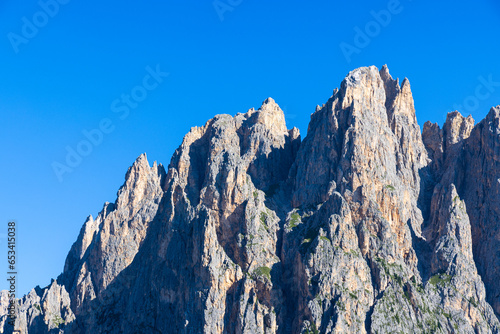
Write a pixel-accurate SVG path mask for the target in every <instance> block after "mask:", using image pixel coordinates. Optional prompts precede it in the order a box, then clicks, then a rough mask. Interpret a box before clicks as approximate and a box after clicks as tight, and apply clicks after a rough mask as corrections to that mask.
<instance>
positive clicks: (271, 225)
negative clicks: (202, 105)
mask: <svg viewBox="0 0 500 334" xmlns="http://www.w3.org/2000/svg"><path fill="white" fill-rule="evenodd" d="M415 115H416V114H415V107H414V101H413V95H412V92H411V87H410V83H409V81H408V79H406V78H405V79H404V80H403V81H402V83H401V84H400V81H399V79H393V78H392V76H391V74H390V73H389V69H388V67H387V66H385V65H384V66H383V67H382V68H381V69H380V71H379V70H378V69H377V68H376V67H375V66H370V67H362V68H359V69H356V70H354V71H351V72H350V73H349V74H348V75H347V76H346V77H345V79H344V80H343V81H342V83H341V85H340V89H335V90H334V91H333V95H332V96H331V97H330V98H329V99H328V100H327V102H326V103H325V104H322V105H321V106H318V107H317V108H316V110H315V112H314V113H313V114H312V115H311V121H310V123H309V127H308V132H307V136H306V137H305V138H304V140H303V141H302V142H301V137H300V132H299V130H298V129H296V128H292V129H290V130H288V129H287V127H286V123H285V116H284V113H283V110H282V109H281V108H280V107H279V105H278V104H277V103H276V102H275V101H274V100H273V99H271V98H268V99H266V100H265V101H264V102H263V103H262V105H261V106H260V108H259V109H254V108H252V109H250V110H248V111H247V112H245V113H236V115H235V116H231V115H225V114H223V115H216V116H214V118H212V119H210V120H209V121H208V122H206V123H205V125H203V126H200V127H193V128H191V130H190V131H189V133H188V134H186V136H185V137H184V139H183V140H182V143H181V145H180V146H179V147H178V149H177V150H176V151H175V153H174V155H173V156H172V159H171V161H170V164H169V166H168V168H167V171H165V170H164V168H163V166H162V165H161V164H160V165H158V164H156V163H154V164H153V166H150V164H149V163H148V161H147V157H146V155H145V154H143V155H140V156H139V157H138V158H137V159H136V161H135V162H134V163H133V164H132V166H131V167H130V168H129V169H128V171H127V173H126V176H125V181H124V184H123V186H122V187H121V188H120V190H119V191H118V194H117V199H116V201H115V202H114V203H105V205H104V207H103V208H102V210H101V211H100V212H99V214H98V215H97V216H95V218H94V217H92V216H89V217H88V218H87V219H86V220H85V222H84V224H83V227H82V229H81V231H80V234H79V236H78V238H77V241H76V242H75V244H74V245H73V247H72V248H71V250H70V252H69V254H68V257H67V260H66V265H65V268H64V271H63V273H62V274H61V275H60V276H59V277H58V279H57V280H54V281H53V282H52V283H51V285H49V286H48V287H45V288H43V289H42V288H39V287H37V288H35V289H33V290H32V291H31V292H30V293H29V294H28V295H26V296H24V297H23V298H22V299H21V300H20V301H19V308H18V310H17V311H16V312H17V315H18V320H17V322H16V326H17V327H19V328H21V329H22V330H24V331H25V332H27V331H29V332H30V333H31V332H32V333H47V332H51V333H52V332H54V333H56V332H57V333H78V334H79V333H82V334H83V333H88V332H95V333H137V332H144V331H145V330H147V331H151V332H161V333H392V332H398V333H399V332H403V333H410V332H411V333H429V332H433V333H434V332H449V333H498V332H500V322H499V320H498V314H500V297H499V296H500V288H499V285H498V279H500V260H499V259H498V258H497V257H495V256H492V254H497V253H498V252H500V242H499V241H498V238H497V236H498V222H499V221H500V209H499V208H500V181H499V180H500V172H499V171H500V142H499V138H500V136H499V133H500V106H498V107H494V108H492V109H491V110H490V112H489V114H488V116H487V117H486V118H485V119H483V120H482V121H481V122H479V123H478V124H477V125H474V120H473V119H472V118H471V117H470V116H469V117H463V116H462V115H461V114H460V113H459V112H452V113H450V114H448V117H447V120H446V122H445V124H444V125H443V128H442V129H441V128H440V127H439V126H438V125H437V124H432V123H430V122H427V123H425V124H424V128H423V131H422V132H421V131H420V128H419V126H418V123H417V121H416V116H415ZM0 298H1V301H2V304H1V305H0V306H1V307H0V321H1V323H0V328H3V329H4V332H12V328H11V327H9V325H8V324H6V319H7V318H6V314H7V313H6V312H7V309H6V307H5V306H4V305H5V300H6V299H7V295H6V292H2V293H1V294H0Z"/></svg>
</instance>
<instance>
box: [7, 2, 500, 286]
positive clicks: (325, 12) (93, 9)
mask: <svg viewBox="0 0 500 334" xmlns="http://www.w3.org/2000/svg"><path fill="white" fill-rule="evenodd" d="M42 1H46V0H42ZM60 1H61V2H64V1H62V0H60ZM65 1H66V2H67V3H66V4H64V5H63V4H61V5H60V8H58V9H57V10H56V8H54V7H49V8H48V9H47V10H48V11H49V12H51V14H52V16H53V17H51V16H49V15H47V14H43V13H40V11H41V10H42V8H41V6H40V4H39V3H38V2H37V1H23V2H22V3H21V1H14V0H5V1H2V2H1V4H0V127H1V129H0V130H1V131H0V141H1V143H2V145H1V151H0V153H1V159H2V160H1V163H0V189H1V190H0V203H1V204H0V205H1V206H0V208H1V210H0V233H2V234H3V235H0V241H1V245H0V248H1V249H0V272H2V273H5V272H6V251H7V250H6V240H5V235H4V234H5V233H6V225H7V222H8V221H9V220H11V219H14V220H16V221H17V224H18V255H19V256H18V271H19V275H18V279H19V283H18V293H21V294H24V293H27V292H28V291H29V290H30V289H31V288H32V287H34V286H35V285H40V286H45V285H47V284H49V283H50V279H51V278H55V277H57V275H58V274H59V273H60V272H61V271H62V269H63V265H64V260H65V257H66V254H67V252H68V251H69V249H70V247H71V245H72V243H73V242H74V241H75V240H76V238H77V235H78V232H79V230H80V227H81V225H82V224H83V222H84V221H85V218H86V217H87V215H89V214H92V215H93V216H94V217H95V216H96V214H97V213H98V212H99V211H100V210H101V208H102V205H103V203H104V202H105V201H110V202H113V201H114V200H115V198H116V192H117V190H118V188H119V187H120V185H121V184H122V183H123V180H124V175H125V172H126V170H127V168H128V166H130V165H131V164H132V162H133V161H134V159H135V158H136V157H137V156H138V155H139V154H141V153H142V152H146V153H147V155H148V159H149V161H150V163H152V162H153V161H154V160H157V161H159V162H161V163H163V164H164V165H168V163H169V161H170V157H171V155H172V153H173V151H174V150H175V148H177V146H178V145H179V144H180V143H181V140H182V137H183V135H184V134H185V133H186V132H187V131H189V129H190V127H191V126H196V125H198V126H199V125H203V124H204V123H205V122H206V121H207V120H208V119H209V118H211V117H213V116H214V115H215V114H220V113H228V114H232V115H234V114H236V113H237V112H245V111H246V110H247V109H249V108H251V107H256V108H258V107H259V106H260V103H261V102H262V101H263V100H264V99H266V98H267V97H269V96H271V97H273V98H274V99H275V100H276V101H277V102H278V103H279V104H280V105H281V107H282V108H283V110H284V111H285V113H286V119H287V122H288V126H289V127H292V126H297V127H299V128H300V130H301V131H302V134H305V132H306V130H307V124H308V121H309V117H310V114H311V113H312V112H313V111H314V108H315V106H316V105H317V104H322V103H324V102H326V100H327V99H328V98H329V97H330V95H331V93H332V91H333V89H334V88H335V87H338V85H339V84H340V82H341V80H342V79H343V78H344V76H345V75H346V74H347V73H348V72H349V71H350V70H352V69H354V68H356V67H359V66H368V65H376V66H378V67H379V68H380V67H381V66H382V65H383V64H388V66H389V69H390V71H391V74H392V75H393V76H394V77H400V78H401V79H402V78H404V77H405V76H406V77H408V78H409V79H410V82H411V85H412V89H413V94H414V97H415V99H416V108H417V117H418V120H419V123H420V124H421V125H422V124H423V123H424V122H425V121H426V120H431V121H433V122H439V123H440V124H442V123H443V121H444V119H445V115H446V112H447V111H451V110H452V109H455V108H456V106H459V105H462V110H461V111H462V112H463V113H464V114H472V115H473V117H474V118H475V119H476V120H479V119H482V118H483V117H484V116H485V115H486V113H487V112H488V110H489V109H490V107H491V106H492V105H497V104H500V86H499V85H498V84H497V86H495V85H491V84H490V85H488V87H485V86H484V84H483V83H482V81H488V80H493V81H494V82H500V66H499V55H500V45H499V43H500V42H499V41H500V39H499V35H500V34H499V32H500V31H499V30H500V25H499V24H498V22H500V5H498V4H497V3H496V1H494V0H478V1H476V2H474V3H471V2H469V1H456V0H454V1H451V0H446V1H439V2H436V1H425V0H413V1H409V0H401V1H400V2H399V5H398V6H396V5H395V3H394V1H392V0H391V1H385V0H384V1H341V2H339V1H331V0H328V1H327V0H324V1H310V2H307V3H306V2H304V1H291V0H288V1H256V0H253V1H250V0H242V1H239V0H221V1H218V2H216V5H217V6H218V8H219V11H217V10H216V9H215V8H214V2H213V1H199V0H197V1H194V0H182V1H181V0H178V1H167V0H163V1H145V2H142V3H140V2H137V1H129V0H121V1H113V0H112V1H108V2H102V1H99V2H98V1H78V0H71V1H68V0H65ZM231 3H232V5H231ZM388 8H389V9H390V10H391V11H392V12H389V11H388ZM382 10H384V11H387V12H388V13H390V14H389V15H385V16H384V15H382V14H381V15H379V17H378V19H379V20H380V22H382V23H383V24H382V23H378V22H377V21H376V20H375V17H374V16H373V12H375V13H380V11H382ZM372 11H373V12H372ZM387 12H382V13H385V14H387ZM23 18H26V19H23ZM221 18H222V19H221ZM34 21H35V23H36V24H38V25H39V27H38V28H37V27H36V26H34V28H35V29H37V30H38V31H36V30H33V26H31V24H33V23H34ZM389 21H390V22H389ZM29 28H32V29H31V30H30V29H29ZM367 29H368V32H369V35H370V36H368V39H367V38H365V39H364V40H363V38H361V37H359V36H358V38H356V35H357V34H359V33H358V31H362V32H363V34H365V33H366V31H367ZM347 45H348V46H347ZM341 46H343V48H344V51H345V50H346V47H347V48H349V49H348V50H350V52H351V53H350V54H349V57H346V56H345V52H343V51H342V48H341ZM353 48H356V52H354V51H352V50H353ZM16 51H17V52H16ZM348 53H349V52H348ZM348 58H350V59H348ZM158 64H159V67H160V71H161V72H168V73H169V75H168V76H167V77H160V78H158V79H159V80H160V81H162V82H161V83H159V84H157V83H156V82H155V81H154V80H153V79H152V78H149V77H146V75H148V73H149V72H148V70H146V67H148V66H149V67H150V70H149V71H154V70H156V67H157V65H158ZM145 77H146V85H147V86H148V88H150V89H151V90H145V88H144V85H143V79H144V78H145ZM479 78H482V79H479ZM480 85H483V86H481V87H479V90H477V88H478V86H480ZM488 88H489V89H490V90H488ZM131 93H134V94H135V97H136V98H137V99H138V100H141V101H140V102H139V103H137V104H133V103H135V102H134V101H129V103H130V105H131V106H134V108H131V107H126V104H125V103H126V102H122V101H121V98H122V94H124V95H123V96H125V98H126V95H128V94H131ZM144 93H146V94H147V97H146V98H144V96H143V95H144ZM141 94H142V95H141ZM143 98H144V99H143ZM112 104H114V107H112ZM127 108H128V109H129V111H130V112H129V114H128V116H126V117H124V116H125V114H124V113H125V110H126V109H127ZM114 111H118V112H114ZM120 117H122V118H123V119H122V118H120ZM106 119H107V120H106ZM102 120H104V122H105V123H106V122H108V124H104V125H105V126H104V128H105V129H107V130H110V128H111V129H112V131H111V132H110V131H107V132H108V133H106V134H104V135H103V138H102V140H101V143H99V145H94V146H92V147H90V149H89V148H88V147H84V146H82V147H80V149H81V150H84V151H85V150H87V151H88V150H91V152H90V153H89V154H88V156H86V157H84V158H83V159H82V161H80V162H78V163H77V162H75V161H73V163H74V165H75V166H76V167H74V168H72V171H71V172H66V173H64V174H63V175H62V176H61V178H58V177H57V176H56V174H55V172H54V170H53V163H54V162H59V163H61V164H65V159H66V154H67V151H66V150H67V147H69V148H71V149H76V148H77V146H78V145H79V144H80V143H81V142H82V140H85V137H84V134H83V133H82V131H84V130H86V131H90V130H92V129H98V128H99V124H100V122H102ZM96 138H97V137H96ZM97 139H100V138H97ZM60 179H62V182H60V181H61V180H60ZM0 282H1V283H0V289H5V288H6V287H7V284H6V281H5V280H3V279H2V280H0Z"/></svg>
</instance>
